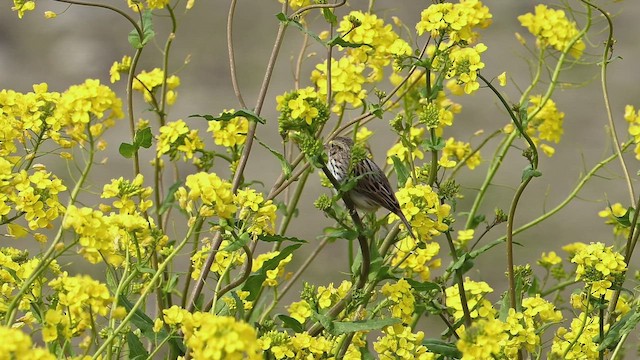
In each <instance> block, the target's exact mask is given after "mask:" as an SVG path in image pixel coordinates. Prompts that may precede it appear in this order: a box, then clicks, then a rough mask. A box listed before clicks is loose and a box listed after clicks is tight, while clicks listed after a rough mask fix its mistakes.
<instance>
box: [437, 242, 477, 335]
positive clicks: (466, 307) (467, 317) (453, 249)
mask: <svg viewBox="0 0 640 360" xmlns="http://www.w3.org/2000/svg"><path fill="white" fill-rule="evenodd" d="M444 234H445V236H446V238H447V243H448V244H449V250H450V251H451V257H452V258H453V262H454V263H456V262H458V253H457V252H456V247H455V246H454V245H453V239H452V238H451V232H450V231H445V233H444ZM455 276H456V282H457V283H458V292H459V296H460V304H461V305H462V312H463V313H464V322H465V324H466V325H467V328H469V327H470V326H471V312H470V311H469V304H468V302H467V293H466V291H465V290H464V279H463V278H462V271H461V269H456V275H455Z"/></svg>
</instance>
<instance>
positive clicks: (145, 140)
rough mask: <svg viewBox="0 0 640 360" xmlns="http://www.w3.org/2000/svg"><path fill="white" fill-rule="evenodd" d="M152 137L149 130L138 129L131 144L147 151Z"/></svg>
mask: <svg viewBox="0 0 640 360" xmlns="http://www.w3.org/2000/svg"><path fill="white" fill-rule="evenodd" d="M152 139H153V135H152V134H151V128H149V127H146V128H144V129H140V130H138V131H136V136H135V137H134V140H133V144H134V146H136V145H137V146H138V147H139V148H140V147H143V148H145V149H148V148H150V147H151V145H152V141H151V140H152Z"/></svg>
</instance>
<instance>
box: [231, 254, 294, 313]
mask: <svg viewBox="0 0 640 360" xmlns="http://www.w3.org/2000/svg"><path fill="white" fill-rule="evenodd" d="M300 246H302V244H293V245H289V246H287V247H286V248H284V249H282V250H280V253H279V254H278V255H276V256H275V257H273V258H272V259H269V260H267V261H265V262H264V264H262V267H261V268H260V269H259V270H258V271H256V272H255V273H253V274H251V275H250V276H249V278H248V279H247V281H246V282H245V283H244V286H243V287H242V290H244V291H248V292H249V295H248V296H247V298H246V299H245V300H246V301H253V300H255V299H256V298H257V297H258V293H259V292H260V288H262V283H263V282H264V280H265V279H266V278H267V270H273V269H275V268H277V267H278V265H279V264H280V260H283V259H284V258H286V257H287V256H289V254H291V253H293V252H294V251H295V250H296V249H297V248H299V247H300Z"/></svg>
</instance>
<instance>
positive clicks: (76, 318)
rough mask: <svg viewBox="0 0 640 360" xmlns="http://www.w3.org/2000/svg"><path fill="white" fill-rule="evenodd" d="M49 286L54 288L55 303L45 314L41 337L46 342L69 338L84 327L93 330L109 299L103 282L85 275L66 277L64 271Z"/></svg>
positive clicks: (81, 331)
mask: <svg viewBox="0 0 640 360" xmlns="http://www.w3.org/2000/svg"><path fill="white" fill-rule="evenodd" d="M49 286H50V287H51V288H52V289H53V290H55V291H56V295H55V296H56V300H57V301H56V303H57V305H56V306H55V307H51V308H49V309H48V310H47V312H46V314H45V320H44V328H43V329H42V336H43V338H44V341H46V342H52V341H55V340H57V339H66V340H69V339H70V338H71V337H77V336H80V335H81V334H82V333H83V332H84V331H85V330H88V329H95V330H97V329H96V328H95V326H96V320H97V319H96V318H97V316H106V315H107V313H108V311H109V306H110V305H111V303H112V302H113V298H112V296H111V294H109V290H108V289H107V285H105V284H102V283H100V282H99V281H96V280H93V279H92V278H91V277H89V276H88V275H78V276H74V277H69V276H68V274H67V272H66V271H65V272H64V273H63V274H62V275H61V276H60V277H58V278H56V279H53V280H52V281H51V282H50V283H49Z"/></svg>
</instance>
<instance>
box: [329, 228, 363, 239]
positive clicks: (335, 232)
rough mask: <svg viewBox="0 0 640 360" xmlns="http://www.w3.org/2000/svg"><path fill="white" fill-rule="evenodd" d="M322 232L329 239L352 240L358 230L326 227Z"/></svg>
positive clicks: (356, 235)
mask: <svg viewBox="0 0 640 360" xmlns="http://www.w3.org/2000/svg"><path fill="white" fill-rule="evenodd" d="M323 232H324V234H325V236H326V237H327V238H329V239H345V240H354V239H355V238H357V237H358V232H357V231H355V230H354V229H343V228H332V227H327V228H325V229H324V231H323Z"/></svg>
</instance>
